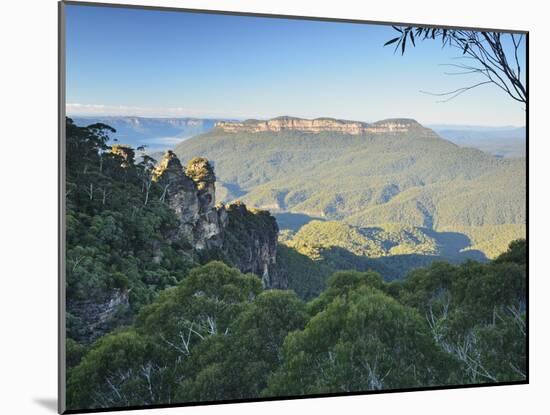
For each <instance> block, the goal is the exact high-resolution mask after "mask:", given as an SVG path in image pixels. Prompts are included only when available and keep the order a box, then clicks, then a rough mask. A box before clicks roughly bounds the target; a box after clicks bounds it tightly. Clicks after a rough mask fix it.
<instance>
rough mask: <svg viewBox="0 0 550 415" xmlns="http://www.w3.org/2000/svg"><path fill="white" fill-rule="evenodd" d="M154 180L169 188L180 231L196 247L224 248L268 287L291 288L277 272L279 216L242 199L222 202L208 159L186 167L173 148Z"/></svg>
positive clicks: (225, 254)
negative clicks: (277, 219) (275, 269)
mask: <svg viewBox="0 0 550 415" xmlns="http://www.w3.org/2000/svg"><path fill="white" fill-rule="evenodd" d="M153 180H154V181H156V182H157V183H158V184H159V185H161V186H162V187H163V196H162V197H163V198H164V200H165V201H166V202H167V203H168V205H169V206H170V207H171V208H172V209H173V210H174V212H175V213H176V215H177V217H178V219H179V222H180V225H179V229H178V235H179V236H180V237H184V238H185V239H187V241H188V242H189V244H190V245H191V246H193V248H194V249H195V250H197V251H198V252H199V253H201V252H203V253H205V254H208V252H209V251H212V252H221V254H222V256H223V257H224V258H226V259H228V260H229V261H230V262H231V263H232V264H233V265H234V266H235V267H237V268H239V270H240V271H241V272H252V273H255V274H256V275H258V276H259V277H261V278H262V281H263V284H264V287H266V288H286V286H287V282H286V278H284V276H283V275H280V274H281V273H278V274H277V273H275V272H272V269H273V268H274V267H273V266H274V264H275V261H276V259H275V258H276V248H277V236H278V228H277V222H276V221H275V218H274V217H273V216H271V215H270V214H269V212H267V211H258V210H248V209H247V208H246V206H245V205H244V204H241V203H238V204H232V205H229V206H228V207H226V206H224V205H218V206H216V198H215V192H216V185H215V183H216V176H215V174H214V169H213V168H212V166H211V165H210V163H209V162H208V160H206V159H204V158H200V157H197V158H194V159H192V160H191V161H190V162H189V163H188V165H187V167H186V168H185V170H184V169H183V167H182V165H181V163H180V161H179V159H178V158H177V156H176V155H175V154H174V153H173V152H171V151H168V152H167V153H166V154H165V155H164V158H163V159H162V161H161V162H160V163H159V165H158V167H157V169H156V170H155V172H154V176H153Z"/></svg>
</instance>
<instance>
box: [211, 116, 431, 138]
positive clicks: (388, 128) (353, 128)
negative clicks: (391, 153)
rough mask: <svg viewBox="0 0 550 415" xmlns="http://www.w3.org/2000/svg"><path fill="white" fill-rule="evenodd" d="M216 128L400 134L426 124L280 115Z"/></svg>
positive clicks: (251, 130) (402, 120)
mask: <svg viewBox="0 0 550 415" xmlns="http://www.w3.org/2000/svg"><path fill="white" fill-rule="evenodd" d="M215 128H216V129H218V130H221V131H225V132H229V133H237V132H247V133H261V132H279V131H301V132H306V133H321V132H337V133H342V134H351V135H360V134H366V133H392V132H394V133H399V132H407V131H409V130H411V129H417V128H422V126H421V125H420V124H419V123H417V122H416V121H414V120H411V119H388V120H383V121H377V122H375V123H365V122H361V121H347V120H338V119H334V118H315V119H313V120H308V119H304V118H295V117H288V116H284V117H277V118H273V119H270V120H265V121H263V120H246V121H242V122H234V121H219V122H217V123H216V124H215Z"/></svg>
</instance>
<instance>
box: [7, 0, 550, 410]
mask: <svg viewBox="0 0 550 415" xmlns="http://www.w3.org/2000/svg"><path fill="white" fill-rule="evenodd" d="M105 1H108V0H105ZM119 2H120V3H124V0H120V1H119ZM133 3H139V4H146V5H159V6H162V5H164V6H180V7H189V8H205V9H208V8H209V9H219V10H233V11H250V12H259V13H278V14H291V15H292V14H294V15H304V16H325V17H341V18H353V19H368V20H383V21H384V20H385V21H402V22H421V23H433V24H445V25H464V26H478V27H480V26H481V27H500V28H507V29H527V30H529V31H530V33H531V36H530V47H531V50H530V62H529V63H530V72H529V74H530V94H531V95H530V114H531V123H530V127H531V128H530V129H531V132H530V147H531V148H530V157H531V158H530V190H531V192H530V212H529V213H530V222H531V223H530V247H531V249H530V250H531V269H530V288H531V291H530V307H531V330H530V333H531V348H530V357H531V367H530V370H531V384H530V385H526V386H508V387H496V388H495V387H491V388H476V389H468V390H449V391H436V392H416V393H400V394H386V395H371V396H360V397H345V398H324V399H313V400H310V399H308V400H299V401H287V402H266V403H251V404H234V405H225V406H206V407H195V408H184V409H181V408H180V409H164V410H156V411H150V412H149V413H155V414H160V413H166V414H171V413H172V414H173V413H182V412H184V413H187V414H205V415H206V414H221V413H224V414H229V415H231V414H242V415H248V414H250V415H252V414H257V413H258V411H261V412H262V413H266V414H279V413H280V412H281V411H283V412H287V413H294V412H301V413H316V414H317V413H323V414H325V413H326V414H329V413H342V412H344V411H345V412H346V413H352V414H360V413H361V414H363V413H365V412H370V413H396V412H404V413H407V414H423V415H425V414H441V413H445V414H461V415H462V414H464V413H472V414H473V413H475V414H481V413H489V412H490V413H498V414H515V415H517V414H519V413H524V411H525V412H526V413H543V412H546V411H547V410H548V407H549V404H548V397H549V394H550V390H549V386H550V384H549V383H550V382H548V378H549V375H550V373H549V371H550V367H549V356H550V353H548V350H549V348H550V344H549V341H548V340H549V336H548V332H549V324H548V317H549V315H548V303H549V302H550V299H549V296H550V285H549V280H550V275H548V272H547V270H548V265H547V264H548V262H549V261H550V255H548V253H547V252H549V238H548V237H547V236H546V235H548V234H549V232H550V229H549V226H548V225H549V210H548V204H547V202H548V180H549V179H550V175H549V169H548V165H549V164H550V161H549V154H550V145H549V143H550V134H549V133H548V121H549V115H548V113H549V108H548V105H547V102H548V97H549V95H550V94H549V92H550V91H549V90H548V72H549V71H548V66H549V59H548V54H549V48H548V44H549V43H548V41H549V35H548V31H549V30H548V21H547V20H545V19H549V18H550V15H549V14H548V12H547V10H545V3H544V2H542V1H541V2H535V1H532V2H530V1H523V2H518V1H503V0H500V1H492V0H491V1H488V0H484V1H480V0H474V1H470V0H460V1H441V0H439V1H418V0H417V1H411V0H385V1H381V0H379V1H370V2H367V1H365V0H361V1H351V0H338V1H326V0H317V1H309V0H308V1H306V0H264V1H261V2H260V1H255V2H252V1H246V0H231V1H213V0H203V1H190V0H189V1H186V0H180V1H161V0H153V1H151V0H150V1H143V0H142V1H139V0H135V1H133ZM537 3H538V4H537ZM0 10H1V11H0V82H1V89H0V102H1V106H2V108H1V111H0V117H1V120H2V124H1V126H0V139H1V141H0V151H1V163H0V209H1V212H0V220H1V226H0V238H1V239H0V240H1V246H0V292H1V299H0V307H1V309H0V319H1V320H0V348H1V349H0V359H1V360H0V383H1V388H0V390H1V391H2V392H1V395H0V412H2V413H7V414H13V413H15V414H18V413H24V414H46V413H50V414H51V413H54V411H55V406H56V392H57V323H56V321H57V320H56V315H57V314H56V313H57V184H56V182H57V4H56V1H55V0H10V1H3V2H2V5H1V9H0ZM544 407H546V410H544V409H543V408H544ZM537 408H538V409H537ZM546 413H547V412H546Z"/></svg>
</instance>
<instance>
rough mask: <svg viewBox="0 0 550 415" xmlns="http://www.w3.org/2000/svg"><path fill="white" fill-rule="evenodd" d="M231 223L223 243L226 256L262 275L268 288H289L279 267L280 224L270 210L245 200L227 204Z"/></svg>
mask: <svg viewBox="0 0 550 415" xmlns="http://www.w3.org/2000/svg"><path fill="white" fill-rule="evenodd" d="M226 212H227V217H228V220H227V225H226V235H225V239H224V244H223V247H222V249H223V252H224V254H225V255H226V257H227V258H228V259H229V260H230V261H231V262H232V263H233V264H234V265H235V266H236V267H237V268H239V269H240V270H241V272H252V273H254V274H256V275H258V276H260V277H261V278H262V283H263V285H264V287H266V288H279V289H286V288H287V287H288V281H287V278H286V275H285V274H284V273H282V272H280V271H278V270H277V269H276V267H275V264H276V256H277V239H278V235H279V227H278V226H277V221H276V220H275V218H274V217H273V216H271V214H270V213H269V212H268V211H266V210H259V209H248V208H247V207H246V205H245V204H244V203H241V202H236V203H232V204H230V205H229V206H227V208H226Z"/></svg>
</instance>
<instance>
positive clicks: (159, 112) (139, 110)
mask: <svg viewBox="0 0 550 415" xmlns="http://www.w3.org/2000/svg"><path fill="white" fill-rule="evenodd" d="M65 108H66V112H67V115H98V116H108V115H111V116H139V117H213V118H214V117H218V118H243V117H244V118H247V117H248V114H239V113H236V112H234V113H227V112H224V111H217V110H204V109H196V108H187V107H136V106H128V105H103V104H81V103H76V102H71V103H67V104H66V106H65Z"/></svg>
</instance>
